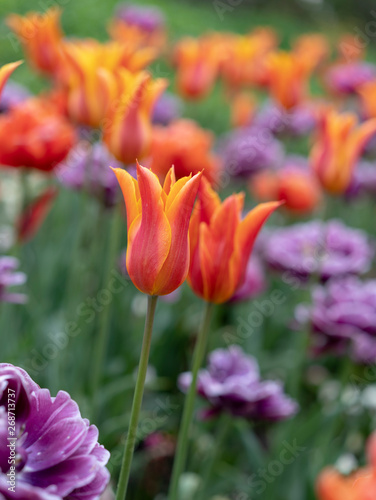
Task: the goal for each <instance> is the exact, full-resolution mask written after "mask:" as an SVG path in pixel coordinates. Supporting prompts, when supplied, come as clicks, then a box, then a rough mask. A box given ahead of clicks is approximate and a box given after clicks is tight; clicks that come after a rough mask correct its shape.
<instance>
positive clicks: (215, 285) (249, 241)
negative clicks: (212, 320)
mask: <svg viewBox="0 0 376 500" xmlns="http://www.w3.org/2000/svg"><path fill="white" fill-rule="evenodd" d="M243 203H244V194H243V193H241V194H233V195H231V196H229V197H228V198H226V199H225V200H224V201H223V202H221V200H220V199H219V196H218V194H217V193H216V192H215V191H214V190H213V189H212V188H211V187H210V184H209V183H208V181H206V179H202V181H201V186H200V190H199V199H198V201H197V203H196V205H195V208H194V210H193V214H192V218H191V222H190V226H189V237H190V247H191V263H190V268H189V274H188V282H189V284H190V286H191V288H192V289H193V291H194V292H195V293H196V294H197V295H198V296H199V297H201V298H203V299H205V300H207V301H209V302H214V303H216V304H221V303H223V302H226V301H227V300H229V299H230V298H231V297H232V296H233V294H234V292H235V291H236V289H237V288H238V287H239V286H240V285H241V284H242V281H243V280H244V276H245V271H246V267H247V264H248V260H249V256H250V254H251V252H252V248H253V244H254V242H255V239H256V237H257V235H258V233H259V231H260V229H261V228H262V226H263V224H264V222H265V221H266V219H267V218H268V217H269V215H270V214H271V213H272V212H273V211H274V210H275V209H276V208H277V207H279V206H280V205H281V203H280V202H270V203H262V204H260V205H258V206H257V207H255V208H254V209H253V210H251V211H250V212H249V213H248V214H247V215H246V217H245V218H244V219H243V220H241V213H242V210H243Z"/></svg>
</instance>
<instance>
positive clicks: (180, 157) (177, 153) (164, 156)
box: [150, 120, 220, 183]
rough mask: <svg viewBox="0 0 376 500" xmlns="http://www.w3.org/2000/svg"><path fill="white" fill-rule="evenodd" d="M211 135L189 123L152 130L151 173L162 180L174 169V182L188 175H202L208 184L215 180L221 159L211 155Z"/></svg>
mask: <svg viewBox="0 0 376 500" xmlns="http://www.w3.org/2000/svg"><path fill="white" fill-rule="evenodd" d="M213 140H214V137H213V134H212V132H210V131H208V130H204V129H202V128H200V127H199V126H198V125H197V124H196V123H195V122H194V121H192V120H176V121H175V122H172V123H171V124H170V125H169V126H167V127H161V126H160V127H154V128H153V135H152V145H151V152H150V154H151V164H150V166H151V170H152V171H153V172H154V173H155V174H157V175H158V177H159V178H160V179H162V180H163V179H164V178H165V176H166V175H167V172H168V171H169V169H170V166H171V165H173V166H174V169H175V175H176V177H177V179H180V178H181V177H186V176H187V175H189V174H191V173H192V174H197V173H198V172H200V171H201V170H203V175H204V176H205V177H206V179H208V180H209V181H210V182H211V183H213V182H215V181H216V180H217V178H218V174H219V171H220V159H219V158H218V157H217V156H215V155H214V154H213V153H212V152H211V147H212V145H213Z"/></svg>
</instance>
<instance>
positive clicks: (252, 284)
mask: <svg viewBox="0 0 376 500" xmlns="http://www.w3.org/2000/svg"><path fill="white" fill-rule="evenodd" d="M265 288H266V281H265V273H264V269H263V266H262V263H261V260H260V258H259V257H257V256H256V255H252V256H251V258H250V259H249V261H248V264H247V268H246V271H245V277H244V281H243V283H242V285H241V286H240V287H239V288H238V289H237V290H236V292H235V293H234V295H233V296H232V297H231V302H241V301H245V300H250V299H253V298H254V297H257V296H258V295H260V293H262V292H263V291H264V290H265Z"/></svg>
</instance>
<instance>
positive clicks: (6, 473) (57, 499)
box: [0, 363, 110, 500]
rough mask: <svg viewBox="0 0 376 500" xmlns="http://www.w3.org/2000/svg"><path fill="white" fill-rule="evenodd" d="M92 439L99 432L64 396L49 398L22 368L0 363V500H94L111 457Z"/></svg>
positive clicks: (105, 482)
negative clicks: (10, 480) (14, 479)
mask: <svg viewBox="0 0 376 500" xmlns="http://www.w3.org/2000/svg"><path fill="white" fill-rule="evenodd" d="M13 403H14V404H13ZM12 414H14V415H15V421H14V423H13V422H12V419H10V420H9V417H10V416H12ZM13 432H14V434H11V433H13ZM9 438H11V440H10V441H9ZM97 440H98V429H97V428H96V427H95V426H94V425H90V424H89V421H88V420H87V419H84V418H82V417H81V415H80V411H79V408H78V406H77V404H76V403H75V402H74V401H73V400H72V399H71V397H70V396H69V394H67V393H66V392H64V391H60V392H59V393H58V394H57V396H56V397H55V398H53V397H51V395H50V392H49V391H48V390H47V389H41V388H40V387H39V386H38V385H37V384H36V383H35V382H33V380H32V379H31V378H30V377H29V375H28V374H27V373H26V372H25V371H24V370H22V369H21V368H18V367H15V366H13V365H9V364H4V363H0V498H2V499H4V500H8V499H9V500H11V499H17V500H25V499H30V500H62V499H65V500H95V499H97V498H98V497H99V496H100V495H101V493H102V492H103V491H104V489H105V487H106V485H107V483H108V481H109V472H108V470H107V469H106V467H105V465H106V463H107V461H108V459H109V456H110V454H109V452H108V451H107V450H105V449H104V448H103V446H100V445H99V444H98V442H97ZM9 444H12V445H14V447H13V446H12V447H9V446H7V445H9ZM13 460H14V462H13ZM12 467H13V469H12ZM12 474H14V475H15V478H16V485H15V492H12V491H10V490H9V486H10V484H9V483H8V481H9V479H10V478H11V476H12Z"/></svg>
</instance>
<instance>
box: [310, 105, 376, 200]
mask: <svg viewBox="0 0 376 500" xmlns="http://www.w3.org/2000/svg"><path fill="white" fill-rule="evenodd" d="M375 133H376V119H373V120H368V121H366V122H364V123H362V124H361V125H358V123H357V117H356V115H354V114H353V113H342V114H339V113H337V112H335V111H334V110H326V111H325V112H323V113H322V115H321V117H320V119H319V122H318V130H317V137H316V140H315V142H314V144H313V147H312V149H311V155H310V161H311V166H312V168H313V170H314V171H315V172H316V175H317V177H318V179H319V180H320V183H321V185H322V186H323V187H324V188H325V189H326V190H327V191H329V192H330V193H333V194H340V193H343V192H344V191H346V189H347V188H348V186H349V184H350V182H351V178H352V175H353V171H354V169H355V167H356V163H357V161H358V159H359V156H360V154H361V153H362V150H363V148H364V146H365V145H366V143H367V141H368V140H369V139H370V138H371V137H372V136H373V135H374V134H375Z"/></svg>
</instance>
